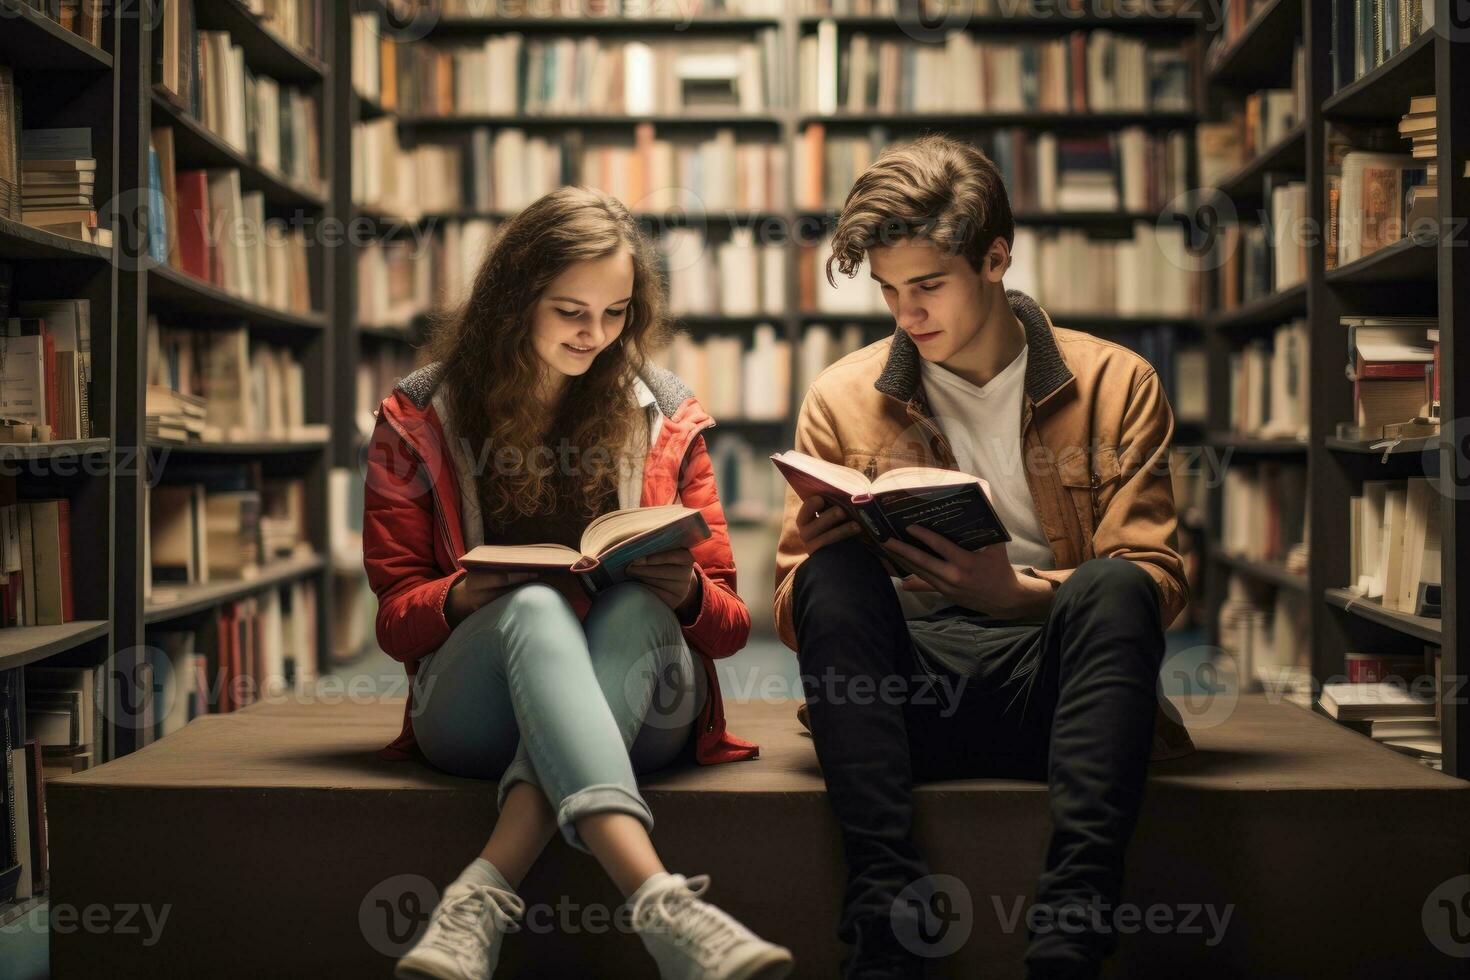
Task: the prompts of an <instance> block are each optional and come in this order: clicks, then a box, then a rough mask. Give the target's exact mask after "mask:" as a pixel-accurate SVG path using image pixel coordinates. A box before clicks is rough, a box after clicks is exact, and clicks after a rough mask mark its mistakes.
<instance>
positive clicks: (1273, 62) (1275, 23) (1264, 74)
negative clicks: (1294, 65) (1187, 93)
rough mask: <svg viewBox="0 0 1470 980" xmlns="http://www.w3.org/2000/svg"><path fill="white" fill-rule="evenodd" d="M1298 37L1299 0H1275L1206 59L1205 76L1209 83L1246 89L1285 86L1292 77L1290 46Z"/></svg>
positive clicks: (1300, 34)
mask: <svg viewBox="0 0 1470 980" xmlns="http://www.w3.org/2000/svg"><path fill="white" fill-rule="evenodd" d="M1301 36H1302V4H1301V0H1275V2H1274V3H1272V4H1271V5H1270V6H1268V7H1265V8H1263V9H1261V10H1260V11H1258V12H1257V13H1256V15H1255V16H1254V17H1252V18H1251V20H1250V23H1248V24H1246V26H1245V29H1244V30H1242V31H1241V32H1240V36H1239V37H1237V38H1236V39H1235V40H1234V41H1233V42H1232V43H1231V44H1230V46H1229V47H1227V48H1225V49H1223V50H1222V51H1220V52H1219V53H1218V54H1217V56H1216V57H1214V58H1211V59H1209V63H1208V64H1207V65H1206V78H1207V80H1208V82H1209V84H1211V85H1221V86H1226V87H1232V88H1241V89H1246V90H1255V89H1260V88H1271V87H1282V88H1284V87H1285V83H1286V82H1287V81H1289V80H1290V78H1291V54H1292V48H1293V47H1294V46H1295V44H1296V42H1297V41H1299V40H1301ZM1278 83H1280V84H1279V85H1278Z"/></svg>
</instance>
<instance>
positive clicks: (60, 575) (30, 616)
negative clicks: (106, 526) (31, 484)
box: [0, 477, 77, 626]
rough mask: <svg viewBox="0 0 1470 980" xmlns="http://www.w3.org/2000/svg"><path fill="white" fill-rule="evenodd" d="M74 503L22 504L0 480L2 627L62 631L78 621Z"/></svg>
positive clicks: (11, 481) (11, 483)
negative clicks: (62, 626) (73, 549)
mask: <svg viewBox="0 0 1470 980" xmlns="http://www.w3.org/2000/svg"><path fill="white" fill-rule="evenodd" d="M76 618H77V617H76V609H75V603H74V601H73V590H72V566H71V502H70V501H69V500H67V499H66V498H64V497H63V498H59V499H56V498H53V499H46V500H30V499H24V500H23V499H20V498H19V497H18V496H17V489H16V480H15V477H0V626H59V625H60V624H62V623H70V622H72V621H73V620H75V619H76Z"/></svg>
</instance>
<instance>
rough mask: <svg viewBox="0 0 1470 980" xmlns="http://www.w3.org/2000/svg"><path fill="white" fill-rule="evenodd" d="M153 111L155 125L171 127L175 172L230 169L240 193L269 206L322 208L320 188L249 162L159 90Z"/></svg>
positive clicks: (154, 97)
mask: <svg viewBox="0 0 1470 980" xmlns="http://www.w3.org/2000/svg"><path fill="white" fill-rule="evenodd" d="M153 111H154V120H153V121H154V123H155V124H157V123H159V122H167V123H169V124H170V125H172V126H173V129H174V152H175V154H176V156H177V166H178V169H179V170H187V169H197V168H204V167H211V168H212V167H231V168H234V169H235V170H238V171H240V189H241V190H242V191H245V192H249V191H259V192H261V194H263V195H264V196H265V199H266V200H267V201H269V202H270V203H272V204H278V205H286V206H289V207H306V208H313V209H317V208H322V207H325V206H326V203H327V196H326V192H325V191H324V190H323V189H322V188H320V187H311V186H308V185H305V184H299V183H297V182H295V181H293V180H292V179H291V178H289V177H287V176H286V175H285V174H282V173H279V172H277V171H274V170H271V169H270V168H268V167H264V166H261V165H260V164H258V163H256V162H255V161H254V160H251V159H250V158H249V157H248V156H247V155H246V154H245V153H244V152H242V151H241V150H238V149H236V148H235V147H233V146H231V145H230V144H229V143H227V142H225V140H224V139H223V138H221V137H220V136H218V135H216V134H214V133H212V132H210V131H209V130H208V129H206V128H205V126H204V124H203V123H201V122H200V121H199V120H197V119H195V118H194V117H193V116H191V115H189V114H188V113H187V112H186V111H184V109H182V108H181V107H179V106H177V105H175V104H174V103H173V102H172V101H171V100H170V98H169V96H168V95H166V94H164V91H163V90H162V89H159V88H155V89H154V91H153ZM160 117H162V118H160Z"/></svg>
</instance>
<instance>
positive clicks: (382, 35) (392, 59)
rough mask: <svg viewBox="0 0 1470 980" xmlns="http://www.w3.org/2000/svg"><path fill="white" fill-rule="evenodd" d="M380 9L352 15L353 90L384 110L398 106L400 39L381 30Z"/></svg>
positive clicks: (390, 110) (391, 109) (351, 56)
mask: <svg viewBox="0 0 1470 980" xmlns="http://www.w3.org/2000/svg"><path fill="white" fill-rule="evenodd" d="M381 20H382V15H381V14H379V13H377V12H370V13H357V14H353V15H352V38H351V44H352V48H351V51H350V53H349V57H350V58H351V59H352V61H351V64H352V91H354V92H356V93H357V94H358V95H359V96H361V97H362V98H364V99H367V100H369V101H371V102H376V103H377V104H378V105H379V106H381V107H382V108H383V109H385V110H387V111H389V112H392V111H393V110H395V109H397V108H398V48H399V42H398V39H397V38H395V37H393V36H392V35H391V34H390V33H388V32H386V31H384V30H382V29H381V26H380V24H381Z"/></svg>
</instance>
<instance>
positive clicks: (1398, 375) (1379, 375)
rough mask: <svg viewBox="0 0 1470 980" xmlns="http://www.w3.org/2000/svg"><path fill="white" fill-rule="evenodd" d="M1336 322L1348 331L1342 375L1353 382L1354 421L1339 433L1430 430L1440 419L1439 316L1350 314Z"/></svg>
mask: <svg viewBox="0 0 1470 980" xmlns="http://www.w3.org/2000/svg"><path fill="white" fill-rule="evenodd" d="M1341 323H1342V326H1343V327H1344V332H1345V333H1346V334H1347V345H1348V356H1347V377H1348V380H1349V381H1351V382H1352V383H1353V424H1352V427H1351V429H1350V430H1347V431H1344V432H1343V433H1342V434H1343V435H1346V436H1349V437H1351V438H1356V439H1380V438H1384V437H1393V436H1412V435H1430V434H1432V432H1433V431H1434V430H1435V429H1437V426H1438V420H1439V326H1438V323H1439V321H1438V319H1437V318H1436V317H1432V316H1397V317H1363V316H1351V317H1343V318H1342V319H1341ZM1344 428H1345V429H1346V427H1344ZM1421 430H1422V431H1421Z"/></svg>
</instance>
